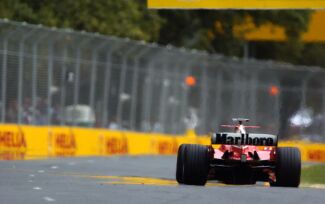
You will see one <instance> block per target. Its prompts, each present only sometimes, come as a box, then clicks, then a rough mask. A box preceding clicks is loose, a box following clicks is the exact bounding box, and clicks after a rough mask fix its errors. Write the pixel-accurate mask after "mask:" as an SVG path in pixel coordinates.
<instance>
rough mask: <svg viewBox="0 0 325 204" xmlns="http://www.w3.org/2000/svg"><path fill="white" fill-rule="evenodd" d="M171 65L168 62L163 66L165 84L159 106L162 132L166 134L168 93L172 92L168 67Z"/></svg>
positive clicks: (163, 83) (163, 84)
mask: <svg viewBox="0 0 325 204" xmlns="http://www.w3.org/2000/svg"><path fill="white" fill-rule="evenodd" d="M169 65H170V61H169V60H168V61H167V62H166V63H165V64H164V65H163V69H164V70H163V74H162V77H163V80H162V81H163V82H162V91H161V94H160V99H159V100H160V102H161V104H160V105H159V112H158V121H159V123H160V124H161V126H162V131H163V132H166V115H167V111H166V105H167V96H168V91H169V90H171V88H170V84H171V82H170V79H169V77H168V71H167V69H168V66H169Z"/></svg>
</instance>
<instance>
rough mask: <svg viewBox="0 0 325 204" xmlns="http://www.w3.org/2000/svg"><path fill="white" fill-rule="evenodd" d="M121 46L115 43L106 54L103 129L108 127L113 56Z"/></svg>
mask: <svg viewBox="0 0 325 204" xmlns="http://www.w3.org/2000/svg"><path fill="white" fill-rule="evenodd" d="M120 46H121V44H118V43H116V42H114V44H113V45H112V47H110V48H109V49H108V51H107V54H106V70H105V80H104V89H103V115H102V127H107V125H108V122H107V121H108V116H109V114H108V109H107V107H108V104H109V90H110V83H109V80H110V78H111V71H112V70H111V69H112V54H113V53H114V51H115V50H116V49H117V48H119V47H120Z"/></svg>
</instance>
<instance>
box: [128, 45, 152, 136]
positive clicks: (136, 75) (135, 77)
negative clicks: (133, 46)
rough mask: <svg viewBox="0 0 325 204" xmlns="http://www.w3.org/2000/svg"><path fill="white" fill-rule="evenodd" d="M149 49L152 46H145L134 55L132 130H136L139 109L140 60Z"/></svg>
mask: <svg viewBox="0 0 325 204" xmlns="http://www.w3.org/2000/svg"><path fill="white" fill-rule="evenodd" d="M149 50H150V47H144V48H143V50H142V51H140V52H139V53H138V54H137V55H136V56H135V57H134V61H135V65H134V74H133V77H132V93H131V111H130V127H131V129H132V130H136V111H137V99H138V84H139V81H138V80H139V64H140V62H139V61H140V59H141V57H143V56H144V55H145V54H146V53H147V52H148V51H149Z"/></svg>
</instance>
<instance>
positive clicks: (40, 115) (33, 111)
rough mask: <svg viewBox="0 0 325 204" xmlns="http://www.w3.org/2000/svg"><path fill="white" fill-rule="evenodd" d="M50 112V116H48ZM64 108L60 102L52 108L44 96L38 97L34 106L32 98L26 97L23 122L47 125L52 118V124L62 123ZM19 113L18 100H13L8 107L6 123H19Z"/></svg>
mask: <svg viewBox="0 0 325 204" xmlns="http://www.w3.org/2000/svg"><path fill="white" fill-rule="evenodd" d="M48 113H50V118H49V117H48ZM61 113H62V110H61V108H60V106H59V104H54V105H53V106H51V107H50V108H49V107H48V102H47V100H46V99H44V98H38V99H37V101H36V104H35V107H33V104H32V100H31V99H30V98H28V97H27V98H24V100H23V103H22V106H21V114H22V118H21V123H22V124H33V125H46V124H48V123H49V119H50V120H51V124H55V125H56V124H60V122H61V115H62V114H61ZM18 114H19V106H18V102H17V100H11V101H10V102H9V104H8V106H7V108H6V116H5V118H6V123H17V122H18Z"/></svg>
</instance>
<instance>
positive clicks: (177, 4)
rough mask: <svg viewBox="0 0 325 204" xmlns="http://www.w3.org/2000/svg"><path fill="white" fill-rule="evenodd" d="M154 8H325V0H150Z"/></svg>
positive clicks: (149, 6)
mask: <svg viewBox="0 0 325 204" xmlns="http://www.w3.org/2000/svg"><path fill="white" fill-rule="evenodd" d="M148 8H152V9H200V8H201V9H324V8H325V0H148Z"/></svg>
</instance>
